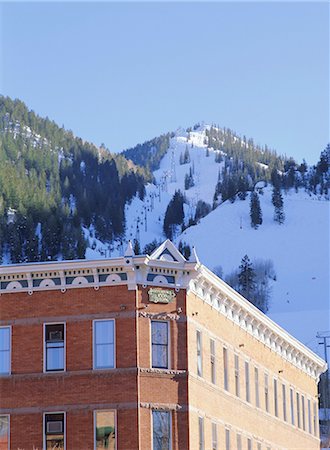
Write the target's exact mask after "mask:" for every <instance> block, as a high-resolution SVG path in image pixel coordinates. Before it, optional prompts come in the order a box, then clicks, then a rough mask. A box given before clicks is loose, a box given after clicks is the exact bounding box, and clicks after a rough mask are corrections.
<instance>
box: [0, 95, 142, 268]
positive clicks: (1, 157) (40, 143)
mask: <svg viewBox="0 0 330 450" xmlns="http://www.w3.org/2000/svg"><path fill="white" fill-rule="evenodd" d="M149 180H150V174H149V173H148V172H147V171H145V170H144V169H143V168H140V167H136V166H134V165H133V164H131V163H129V162H128V161H127V160H126V159H125V158H124V156H122V155H113V154H111V153H110V152H109V151H107V150H106V149H104V148H103V149H99V148H97V147H96V146H94V145H92V144H90V143H88V142H84V141H83V140H82V139H79V138H76V137H74V135H73V133H72V132H71V131H67V130H65V129H64V128H63V127H62V128H60V127H59V126H57V125H56V124H55V123H54V122H53V121H50V120H49V119H48V118H45V119H43V118H41V117H39V116H37V115H36V114H35V113H34V112H33V111H29V110H28V108H27V107H26V106H25V104H24V103H23V102H21V101H19V100H14V101H13V100H11V99H10V98H8V97H3V96H0V262H1V258H2V257H3V255H4V254H7V255H9V258H10V261H11V262H12V263H19V262H24V261H47V260H55V259H58V258H64V259H76V258H84V257H85V250H86V240H85V237H84V234H83V232H82V226H84V227H87V228H88V227H92V228H94V230H95V236H96V237H97V238H99V239H101V240H103V241H105V242H110V241H112V240H113V239H115V238H117V237H120V236H123V234H124V232H125V213H124V212H125V204H126V203H127V202H129V201H130V200H131V199H132V197H133V196H135V195H136V194H138V195H139V196H140V198H141V199H142V198H143V197H144V194H145V183H146V181H149Z"/></svg>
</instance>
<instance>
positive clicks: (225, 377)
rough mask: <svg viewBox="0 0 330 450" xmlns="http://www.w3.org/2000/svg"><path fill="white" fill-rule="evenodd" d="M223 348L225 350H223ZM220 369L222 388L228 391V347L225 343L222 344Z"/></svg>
mask: <svg viewBox="0 0 330 450" xmlns="http://www.w3.org/2000/svg"><path fill="white" fill-rule="evenodd" d="M224 350H225V351H224ZM225 354H226V364H225V358H224V356H225ZM222 370H223V377H222V378H223V380H222V382H223V389H224V390H225V391H226V392H230V389H229V349H228V347H227V346H226V345H223V346H222Z"/></svg>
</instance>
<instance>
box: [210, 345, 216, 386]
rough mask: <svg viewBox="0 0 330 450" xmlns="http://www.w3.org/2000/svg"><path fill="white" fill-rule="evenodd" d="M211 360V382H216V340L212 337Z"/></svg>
mask: <svg viewBox="0 0 330 450" xmlns="http://www.w3.org/2000/svg"><path fill="white" fill-rule="evenodd" d="M210 355H211V357H210V360H211V382H212V383H213V384H215V382H216V378H215V374H216V367H215V342H214V340H213V339H210Z"/></svg>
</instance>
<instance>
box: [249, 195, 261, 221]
mask: <svg viewBox="0 0 330 450" xmlns="http://www.w3.org/2000/svg"><path fill="white" fill-rule="evenodd" d="M250 218H251V227H253V228H255V229H257V228H258V226H259V225H261V224H262V212H261V207H260V201H259V197H258V194H257V193H256V192H254V191H253V192H251V196H250Z"/></svg>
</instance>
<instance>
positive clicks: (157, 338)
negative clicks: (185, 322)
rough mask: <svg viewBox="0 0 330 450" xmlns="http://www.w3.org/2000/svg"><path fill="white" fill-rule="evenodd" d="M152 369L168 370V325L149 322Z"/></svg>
mask: <svg viewBox="0 0 330 450" xmlns="http://www.w3.org/2000/svg"><path fill="white" fill-rule="evenodd" d="M151 344H152V346H151V354H152V367H155V368H160V369H167V368H168V323H167V322H156V321H152V322H151Z"/></svg>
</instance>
